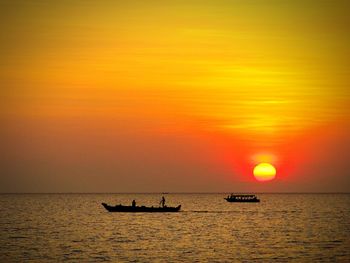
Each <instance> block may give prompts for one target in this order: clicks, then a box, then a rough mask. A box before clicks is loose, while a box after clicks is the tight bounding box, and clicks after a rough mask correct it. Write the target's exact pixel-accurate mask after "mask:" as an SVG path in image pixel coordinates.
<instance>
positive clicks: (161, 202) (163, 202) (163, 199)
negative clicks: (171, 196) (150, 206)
mask: <svg viewBox="0 0 350 263" xmlns="http://www.w3.org/2000/svg"><path fill="white" fill-rule="evenodd" d="M160 205H161V206H162V207H164V206H165V198H164V196H162V200H160Z"/></svg>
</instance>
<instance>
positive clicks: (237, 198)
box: [224, 194, 260, 203]
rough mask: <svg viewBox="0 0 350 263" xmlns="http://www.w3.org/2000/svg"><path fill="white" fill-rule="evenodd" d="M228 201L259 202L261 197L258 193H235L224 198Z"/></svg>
mask: <svg viewBox="0 0 350 263" xmlns="http://www.w3.org/2000/svg"><path fill="white" fill-rule="evenodd" d="M224 199H225V200H226V201H227V202H230V203H235V202H239V203H259V202H260V199H259V198H258V197H257V196H256V195H234V194H231V195H229V196H227V197H225V198H224Z"/></svg>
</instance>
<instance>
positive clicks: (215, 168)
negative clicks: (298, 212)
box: [0, 0, 350, 192]
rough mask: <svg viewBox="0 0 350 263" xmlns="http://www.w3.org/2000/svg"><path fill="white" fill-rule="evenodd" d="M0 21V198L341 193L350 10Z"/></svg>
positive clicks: (202, 4) (204, 7) (41, 8)
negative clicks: (260, 167)
mask: <svg viewBox="0 0 350 263" xmlns="http://www.w3.org/2000/svg"><path fill="white" fill-rule="evenodd" d="M0 10H1V16H0V20H1V25H0V30H1V42H0V55H1V58H2V59H1V61H0V83H1V89H0V95H1V97H0V98H1V104H0V105H1V106H0V109H1V112H0V123H1V127H2V128H1V130H0V135H1V138H0V142H1V145H2V147H1V151H0V155H1V156H0V157H2V158H1V159H2V161H1V166H0V167H1V170H2V171H1V175H0V176H1V177H0V183H1V186H0V191H1V192H16V191H19V192H21V191H25V192H27V191H29V192H32V191H33V192H37V191H39V192H56V191H59V192H66V191H69V192H85V191H93V192H104V191H108V192H149V191H152V192H153V191H159V192H163V191H176V192H191V191H200V192H217V191H230V192H231V191H248V192H249V191H268V192H284V191H293V192H298V191H311V192H324V191H325V192H338V191H343V192H344V191H349V189H350V178H349V177H350V175H349V172H348V171H347V162H348V161H349V157H348V152H349V150H350V138H349V134H350V133H349V131H350V129H349V127H350V117H349V116H350V115H349V113H350V111H349V106H348V105H350V101H349V100H350V89H349V69H350V65H349V59H348V58H349V48H348V47H349V44H350V43H349V35H350V34H349V33H350V32H349V30H350V29H349V27H348V25H349V24H350V21H349V16H348V13H349V10H350V5H349V4H348V3H347V1H341V0H336V1H313V0H307V1H301V0H295V1H277V0H268V1H259V0H248V1H243V0H236V1H195V0H189V1H174V2H172V3H168V2H164V1H127V3H125V2H122V1H98V2H87V1H59V2H57V3H45V2H37V1H19V0H15V1H2V2H1V4H0ZM259 162H269V163H272V164H273V165H274V166H275V167H276V168H277V176H276V178H275V179H274V180H273V181H270V182H264V183H261V182H258V181H257V180H255V179H254V176H253V173H252V170H253V168H254V166H255V165H256V164H257V163H259Z"/></svg>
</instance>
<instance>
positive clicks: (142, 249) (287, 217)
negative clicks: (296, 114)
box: [0, 193, 350, 262]
mask: <svg viewBox="0 0 350 263" xmlns="http://www.w3.org/2000/svg"><path fill="white" fill-rule="evenodd" d="M163 195H164V196H165V199H166V204H167V205H168V206H177V205H179V204H181V205H182V208H181V212H179V213H109V212H107V211H106V210H105V209H104V207H103V206H102V205H101V203H102V202H105V203H108V204H111V205H112V204H113V205H114V204H125V205H131V202H132V200H134V199H135V200H136V205H147V206H148V205H149V206H152V205H153V206H158V205H159V201H160V199H161V197H162V196H163ZM257 195H258V197H259V198H260V200H261V202H260V203H228V202H226V201H225V200H224V197H226V196H227V193H219V194H172V193H169V194H159V193H158V194H1V195H0V209H1V210H0V233H1V235H0V262H350V194H257Z"/></svg>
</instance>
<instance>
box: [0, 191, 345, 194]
mask: <svg viewBox="0 0 350 263" xmlns="http://www.w3.org/2000/svg"><path fill="white" fill-rule="evenodd" d="M231 193H236V194H350V192H254V191H253V192H247V191H243V192H227V191H224V192H0V195H11V194H13V195H16V194H17V195H22V194H23V195H25V194H38V195H39V194H72V195H73V194H161V195H162V194H163V195H164V194H231Z"/></svg>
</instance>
